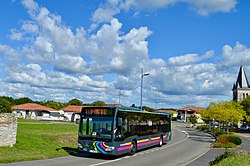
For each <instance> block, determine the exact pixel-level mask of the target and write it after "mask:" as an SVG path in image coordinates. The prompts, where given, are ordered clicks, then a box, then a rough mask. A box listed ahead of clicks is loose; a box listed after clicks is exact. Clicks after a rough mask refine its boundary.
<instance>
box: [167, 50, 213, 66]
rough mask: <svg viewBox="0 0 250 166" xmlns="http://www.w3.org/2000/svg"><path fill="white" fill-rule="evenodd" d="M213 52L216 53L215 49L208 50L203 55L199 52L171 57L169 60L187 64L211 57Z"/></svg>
mask: <svg viewBox="0 0 250 166" xmlns="http://www.w3.org/2000/svg"><path fill="white" fill-rule="evenodd" d="M213 54H214V52H213V51H208V52H206V53H205V54H204V55H202V56H198V55H197V54H186V55H182V56H176V57H171V58H169V59H168V62H169V63H170V64H172V65H185V64H190V63H195V62H200V61H203V60H205V59H207V58H211V57H212V56H213Z"/></svg>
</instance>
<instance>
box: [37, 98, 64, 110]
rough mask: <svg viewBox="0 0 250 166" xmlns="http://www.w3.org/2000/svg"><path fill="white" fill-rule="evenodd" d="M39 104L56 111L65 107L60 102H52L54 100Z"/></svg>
mask: <svg viewBox="0 0 250 166" xmlns="http://www.w3.org/2000/svg"><path fill="white" fill-rule="evenodd" d="M38 103H39V104H41V105H43V106H46V107H50V108H53V109H55V110H59V109H60V108H63V107H65V104H64V103H60V102H56V101H52V100H48V101H41V102H38Z"/></svg>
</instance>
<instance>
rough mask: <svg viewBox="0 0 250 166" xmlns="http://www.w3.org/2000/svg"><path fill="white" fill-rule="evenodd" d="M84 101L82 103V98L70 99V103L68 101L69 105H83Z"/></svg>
mask: <svg viewBox="0 0 250 166" xmlns="http://www.w3.org/2000/svg"><path fill="white" fill-rule="evenodd" d="M82 104H83V103H82V101H81V100H78V99H72V100H70V101H69V102H68V103H67V105H78V106H80V105H82Z"/></svg>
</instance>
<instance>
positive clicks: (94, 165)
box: [89, 158, 123, 166]
mask: <svg viewBox="0 0 250 166" xmlns="http://www.w3.org/2000/svg"><path fill="white" fill-rule="evenodd" d="M122 159H123V158H118V159H115V160H110V161H104V162H101V163H96V164H91V165H89V166H98V165H103V164H108V163H113V162H116V161H119V160H122Z"/></svg>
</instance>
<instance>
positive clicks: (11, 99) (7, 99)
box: [0, 96, 15, 106]
mask: <svg viewBox="0 0 250 166" xmlns="http://www.w3.org/2000/svg"><path fill="white" fill-rule="evenodd" d="M0 98H1V99H5V100H6V101H8V102H10V104H11V106H13V105H15V101H14V99H13V98H12V97H8V96H1V97H0Z"/></svg>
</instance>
